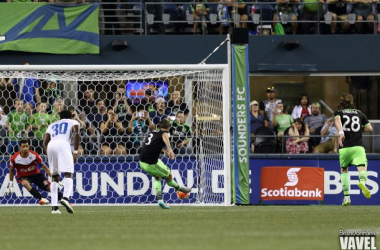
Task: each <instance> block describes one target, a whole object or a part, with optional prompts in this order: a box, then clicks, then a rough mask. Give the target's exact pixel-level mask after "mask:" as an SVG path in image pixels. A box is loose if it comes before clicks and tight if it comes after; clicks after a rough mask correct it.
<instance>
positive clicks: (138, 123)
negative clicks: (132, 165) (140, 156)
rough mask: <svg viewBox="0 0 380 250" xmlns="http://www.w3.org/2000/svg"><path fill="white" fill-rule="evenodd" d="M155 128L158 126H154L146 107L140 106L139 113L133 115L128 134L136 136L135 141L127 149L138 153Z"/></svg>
mask: <svg viewBox="0 0 380 250" xmlns="http://www.w3.org/2000/svg"><path fill="white" fill-rule="evenodd" d="M155 128H156V126H155V125H154V124H153V122H152V120H151V119H150V117H149V114H148V112H147V111H146V110H145V108H144V106H142V105H140V106H138V107H137V112H135V113H134V114H133V116H132V119H131V120H130V122H129V126H128V129H127V132H128V133H132V134H133V136H134V138H133V141H132V142H129V143H128V147H127V148H128V149H131V151H132V152H133V153H136V152H138V150H139V149H140V146H141V142H142V141H143V140H144V138H145V137H146V136H147V135H148V133H149V131H150V130H154V129H155ZM131 143H132V145H131Z"/></svg>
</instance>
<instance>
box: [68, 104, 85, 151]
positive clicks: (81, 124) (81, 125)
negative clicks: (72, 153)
mask: <svg viewBox="0 0 380 250" xmlns="http://www.w3.org/2000/svg"><path fill="white" fill-rule="evenodd" d="M69 110H70V111H71V114H72V118H73V119H74V120H76V121H77V122H78V123H79V129H80V131H79V132H80V133H81V135H82V136H81V141H80V143H79V147H78V155H83V154H84V148H85V142H88V140H87V138H86V137H83V135H85V134H86V132H87V126H86V123H85V121H83V120H82V119H80V117H79V115H78V113H77V111H75V108H74V107H70V108H69ZM83 114H85V113H83ZM72 150H74V148H72Z"/></svg>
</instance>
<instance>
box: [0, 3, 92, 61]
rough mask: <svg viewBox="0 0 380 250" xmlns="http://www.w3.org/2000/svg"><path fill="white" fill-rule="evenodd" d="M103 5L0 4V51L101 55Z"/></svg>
mask: <svg viewBox="0 0 380 250" xmlns="http://www.w3.org/2000/svg"><path fill="white" fill-rule="evenodd" d="M98 14H99V4H84V5H77V6H59V5H52V4H46V3H16V4H10V3H2V4H0V51H5V50H12V51H24V52H39V53H50V54H99V23H98Z"/></svg>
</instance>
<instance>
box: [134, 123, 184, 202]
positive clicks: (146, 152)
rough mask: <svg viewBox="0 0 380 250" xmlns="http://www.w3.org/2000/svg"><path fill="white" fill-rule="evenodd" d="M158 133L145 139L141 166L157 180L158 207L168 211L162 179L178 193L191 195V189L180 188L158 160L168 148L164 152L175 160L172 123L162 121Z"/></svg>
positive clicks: (168, 170)
mask: <svg viewBox="0 0 380 250" xmlns="http://www.w3.org/2000/svg"><path fill="white" fill-rule="evenodd" d="M157 127H158V129H159V130H158V131H152V132H150V133H149V135H148V137H147V138H146V139H145V141H144V143H143V147H142V149H141V153H140V166H141V168H142V169H143V170H144V172H146V173H148V174H149V175H151V176H153V177H154V178H155V180H154V188H155V190H156V194H157V201H158V205H159V206H160V207H161V208H164V209H168V208H169V206H167V205H166V204H165V202H164V201H163V200H162V193H161V189H162V186H161V178H165V180H166V183H167V184H168V185H169V186H170V187H173V188H175V190H177V191H181V192H183V193H190V191H191V188H188V187H181V186H179V185H178V184H177V183H176V182H175V181H174V180H173V178H172V175H171V173H170V169H169V168H168V167H167V166H166V165H165V164H164V163H163V162H162V161H161V160H160V159H158V158H159V156H160V153H161V151H163V150H164V147H165V146H166V150H164V151H165V152H166V153H167V154H168V155H169V158H170V159H171V160H174V153H173V150H172V148H171V146H170V141H169V136H170V134H169V129H170V123H169V121H167V120H162V121H160V122H159V123H158V125H157Z"/></svg>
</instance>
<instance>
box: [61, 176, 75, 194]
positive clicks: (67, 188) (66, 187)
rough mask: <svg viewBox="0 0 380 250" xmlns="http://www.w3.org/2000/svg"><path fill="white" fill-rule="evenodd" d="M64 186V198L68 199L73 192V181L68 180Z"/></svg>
mask: <svg viewBox="0 0 380 250" xmlns="http://www.w3.org/2000/svg"><path fill="white" fill-rule="evenodd" d="M63 186H64V188H63V197H66V198H67V199H68V198H70V195H71V192H72V191H73V179H72V178H66V179H65V183H64V184H63Z"/></svg>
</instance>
